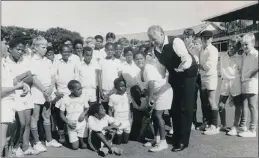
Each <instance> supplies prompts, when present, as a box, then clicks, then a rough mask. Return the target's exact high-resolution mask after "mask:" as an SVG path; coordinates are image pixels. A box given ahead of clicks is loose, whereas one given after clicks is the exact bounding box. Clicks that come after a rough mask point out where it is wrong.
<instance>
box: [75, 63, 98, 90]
mask: <svg viewBox="0 0 259 158" xmlns="http://www.w3.org/2000/svg"><path fill="white" fill-rule="evenodd" d="M100 69H101V68H100V65H99V64H98V62H97V61H96V60H91V62H90V63H89V64H88V65H87V64H86V63H85V62H84V61H82V62H81V63H80V66H79V68H78V75H79V81H80V82H81V84H82V87H83V88H96V86H97V79H96V71H97V70H100Z"/></svg>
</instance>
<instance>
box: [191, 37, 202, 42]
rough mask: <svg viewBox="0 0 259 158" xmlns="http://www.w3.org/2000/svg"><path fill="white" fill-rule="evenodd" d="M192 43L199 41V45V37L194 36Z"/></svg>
mask: <svg viewBox="0 0 259 158" xmlns="http://www.w3.org/2000/svg"><path fill="white" fill-rule="evenodd" d="M193 41H199V42H200V43H201V37H200V36H194V38H193Z"/></svg>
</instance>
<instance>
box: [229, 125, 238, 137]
mask: <svg viewBox="0 0 259 158" xmlns="http://www.w3.org/2000/svg"><path fill="white" fill-rule="evenodd" d="M227 135H230V136H236V135H237V129H236V127H232V128H231V130H230V131H228V132H227Z"/></svg>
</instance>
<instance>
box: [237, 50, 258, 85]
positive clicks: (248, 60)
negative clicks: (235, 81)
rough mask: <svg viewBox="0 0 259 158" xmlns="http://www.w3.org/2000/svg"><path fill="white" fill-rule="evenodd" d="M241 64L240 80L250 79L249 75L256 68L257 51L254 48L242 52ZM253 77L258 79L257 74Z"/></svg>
mask: <svg viewBox="0 0 259 158" xmlns="http://www.w3.org/2000/svg"><path fill="white" fill-rule="evenodd" d="M242 57H243V66H242V77H241V81H248V80H250V79H251V78H250V75H251V74H252V73H253V72H254V71H256V70H258V51H257V50H256V49H252V50H251V51H250V52H249V53H247V54H246V53H243V55H242ZM253 79H258V75H256V76H255V77H254V78H253Z"/></svg>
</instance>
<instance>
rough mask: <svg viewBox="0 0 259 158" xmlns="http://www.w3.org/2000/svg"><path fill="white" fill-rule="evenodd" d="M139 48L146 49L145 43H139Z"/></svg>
mask: <svg viewBox="0 0 259 158" xmlns="http://www.w3.org/2000/svg"><path fill="white" fill-rule="evenodd" d="M141 48H145V50H146V49H147V45H146V44H141V45H140V46H139V48H138V49H139V50H140V49H141Z"/></svg>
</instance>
